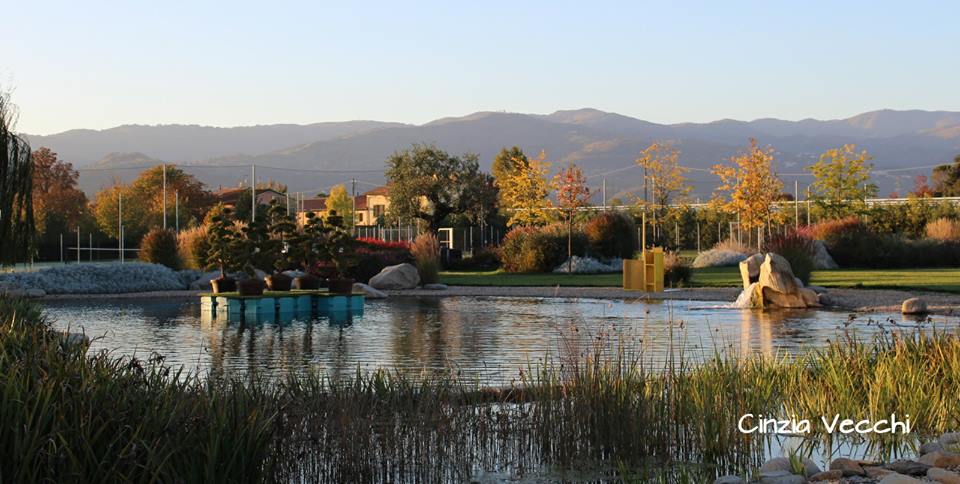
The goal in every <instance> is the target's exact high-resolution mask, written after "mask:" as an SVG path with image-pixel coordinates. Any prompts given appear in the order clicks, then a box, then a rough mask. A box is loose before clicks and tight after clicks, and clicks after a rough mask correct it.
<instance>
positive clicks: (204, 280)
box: [189, 271, 220, 291]
mask: <svg viewBox="0 0 960 484" xmlns="http://www.w3.org/2000/svg"><path fill="white" fill-rule="evenodd" d="M218 277H220V271H210V272H204V273H203V274H200V277H197V279H196V280H194V281H193V282H191V283H190V286H189V287H190V289H193V290H195V291H209V290H210V289H212V287H211V285H210V281H212V280H214V279H216V278H218Z"/></svg>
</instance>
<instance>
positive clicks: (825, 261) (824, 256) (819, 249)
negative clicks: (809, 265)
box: [813, 240, 840, 269]
mask: <svg viewBox="0 0 960 484" xmlns="http://www.w3.org/2000/svg"><path fill="white" fill-rule="evenodd" d="M813 268H814V269H839V268H840V266H839V265H838V264H837V261H835V260H833V257H832V256H831V255H830V252H829V251H827V244H824V243H823V241H822V240H814V241H813Z"/></svg>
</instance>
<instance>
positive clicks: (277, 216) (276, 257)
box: [267, 199, 299, 273]
mask: <svg viewBox="0 0 960 484" xmlns="http://www.w3.org/2000/svg"><path fill="white" fill-rule="evenodd" d="M267 232H268V234H269V243H268V246H269V247H268V248H269V254H270V256H271V257H273V268H274V272H275V273H278V272H281V271H283V270H285V269H289V268H290V267H293V266H295V265H297V263H298V262H299V261H298V260H297V258H296V253H295V252H296V251H295V249H294V250H291V248H292V247H293V246H294V245H295V244H296V243H297V242H298V240H297V239H298V235H299V234H298V233H297V224H296V223H294V220H293V217H292V216H290V214H288V213H287V208H286V207H284V206H282V205H280V203H278V202H277V200H276V199H274V200H273V201H271V202H270V206H269V208H268V209H267Z"/></svg>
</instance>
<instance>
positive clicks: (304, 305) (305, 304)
mask: <svg viewBox="0 0 960 484" xmlns="http://www.w3.org/2000/svg"><path fill="white" fill-rule="evenodd" d="M296 299H297V312H298V313H309V312H311V311H313V297H312V296H299V297H297V298H296Z"/></svg>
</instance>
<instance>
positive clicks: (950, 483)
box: [927, 467, 960, 484]
mask: <svg viewBox="0 0 960 484" xmlns="http://www.w3.org/2000/svg"><path fill="white" fill-rule="evenodd" d="M927 479H929V480H931V481H934V482H939V483H940V484H960V474H957V473H956V472H950V471H948V470H946V469H937V468H936V467H933V468H931V469H930V470H928V471H927Z"/></svg>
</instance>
